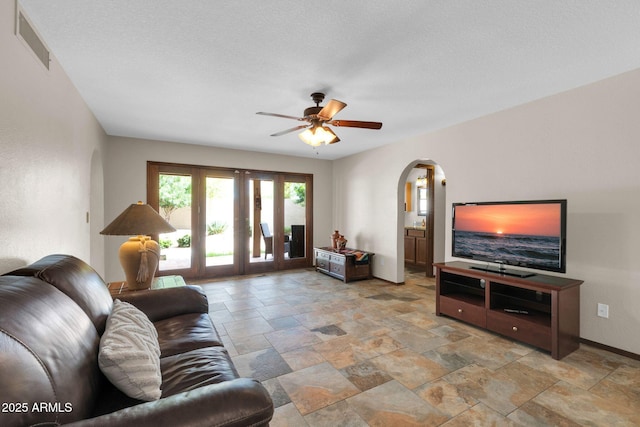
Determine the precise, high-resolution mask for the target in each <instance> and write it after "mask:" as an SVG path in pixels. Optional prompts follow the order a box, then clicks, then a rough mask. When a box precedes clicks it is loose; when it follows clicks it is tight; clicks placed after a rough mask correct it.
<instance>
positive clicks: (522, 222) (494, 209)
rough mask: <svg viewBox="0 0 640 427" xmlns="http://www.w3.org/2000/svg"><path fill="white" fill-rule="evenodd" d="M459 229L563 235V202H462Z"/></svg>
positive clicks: (535, 234)
mask: <svg viewBox="0 0 640 427" xmlns="http://www.w3.org/2000/svg"><path fill="white" fill-rule="evenodd" d="M455 220H456V223H455V226H456V230H457V231H475V232H483V233H496V234H524V235H529V236H559V235H560V205H559V204H557V203H549V204H513V205H461V206H458V207H457V208H456V218H455Z"/></svg>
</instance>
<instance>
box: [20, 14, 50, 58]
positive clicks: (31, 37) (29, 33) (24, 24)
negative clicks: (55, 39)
mask: <svg viewBox="0 0 640 427" xmlns="http://www.w3.org/2000/svg"><path fill="white" fill-rule="evenodd" d="M17 27H18V28H17V30H18V31H17V33H18V35H19V37H20V38H21V39H22V40H24V41H25V42H26V43H27V45H28V46H29V47H30V48H31V50H32V51H33V53H35V55H36V57H37V58H38V59H39V60H40V62H42V64H43V65H44V66H45V68H46V69H47V70H48V69H49V49H47V46H46V45H45V44H44V42H43V41H42V40H40V37H38V34H37V33H36V31H35V30H34V29H33V27H32V26H31V23H30V22H29V21H28V20H27V18H26V17H25V16H24V14H23V13H22V10H20V9H18V22H17Z"/></svg>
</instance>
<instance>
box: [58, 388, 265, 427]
mask: <svg viewBox="0 0 640 427" xmlns="http://www.w3.org/2000/svg"><path fill="white" fill-rule="evenodd" d="M272 416H273V402H272V401H271V397H270V396H269V393H268V392H267V390H266V389H265V388H264V386H263V385H262V384H260V383H259V382H258V381H256V380H252V379H249V378H238V379H235V380H231V381H225V382H222V383H218V384H212V385H208V386H204V387H201V388H198V389H195V390H192V391H188V392H184V393H179V394H175V395H173V396H169V397H166V398H162V399H160V400H156V401H153V402H145V403H142V404H140V405H136V406H132V407H129V408H125V409H122V410H120V411H116V412H113V413H111V414H106V415H102V416H100V417H96V418H91V419H86V420H82V421H78V422H75V423H72V424H70V426H75V427H81V426H97V427H100V426H104V427H113V426H122V427H145V426H150V427H158V426H163V425H171V426H214V425H215V426H226V427H240V426H248V425H251V426H261V425H265V426H266V425H268V423H269V421H270V420H271V417H272Z"/></svg>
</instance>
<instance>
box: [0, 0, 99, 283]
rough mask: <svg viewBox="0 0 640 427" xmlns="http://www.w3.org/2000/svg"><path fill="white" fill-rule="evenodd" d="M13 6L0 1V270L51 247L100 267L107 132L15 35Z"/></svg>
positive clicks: (54, 67)
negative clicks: (0, 59) (100, 231)
mask: <svg viewBox="0 0 640 427" xmlns="http://www.w3.org/2000/svg"><path fill="white" fill-rule="evenodd" d="M14 8H15V3H14V2H13V1H2V2H0V57H2V65H0V273H3V272H7V271H9V270H11V269H13V268H16V267H20V266H23V265H26V264H27V263H30V262H33V261H36V260H38V259H39V258H41V257H42V256H44V255H48V254H51V253H69V254H72V255H75V256H78V257H79V258H82V259H84V260H86V261H88V262H91V263H92V264H93V265H94V267H96V269H97V270H98V271H99V272H102V270H103V265H104V264H103V263H104V244H103V238H102V237H100V236H99V235H98V234H97V232H98V231H99V230H100V229H98V228H97V227H98V226H101V225H102V222H103V213H104V204H103V188H102V187H103V185H102V179H103V177H102V170H103V161H104V158H103V146H104V143H105V141H106V135H105V133H104V131H103V130H102V128H101V127H100V125H99V124H98V123H97V121H96V120H95V118H94V117H93V115H92V113H91V111H90V110H89V109H88V108H87V106H86V105H85V103H84V101H83V100H82V98H81V97H80V96H79V94H78V92H77V91H76V89H75V87H74V86H73V85H72V84H71V82H70V81H69V79H68V78H67V76H66V74H65V73H64V71H63V70H62V69H61V68H60V66H59V64H58V62H57V61H56V59H55V57H54V58H52V61H51V65H50V70H47V69H46V68H45V67H44V66H43V65H42V63H41V62H39V61H38V60H37V59H36V58H35V56H34V55H33V53H32V52H31V51H30V50H29V48H28V47H27V46H26V44H25V43H23V42H22V41H21V40H20V39H18V37H16V35H15V33H14V19H15V9H14ZM87 214H89V217H90V219H91V221H90V222H89V223H87Z"/></svg>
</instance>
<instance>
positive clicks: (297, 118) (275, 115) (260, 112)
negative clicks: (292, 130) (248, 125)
mask: <svg viewBox="0 0 640 427" xmlns="http://www.w3.org/2000/svg"><path fill="white" fill-rule="evenodd" d="M256 114H260V115H262V116H273V117H282V118H283V119H293V120H304V118H303V117H294V116H287V115H286V114H277V113H265V112H263V111H259V112H257V113H256Z"/></svg>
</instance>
